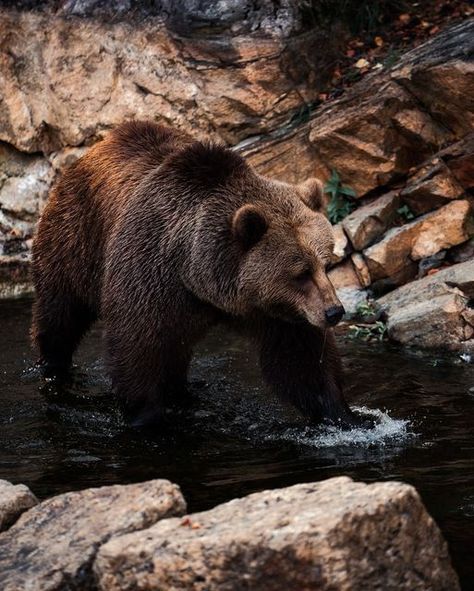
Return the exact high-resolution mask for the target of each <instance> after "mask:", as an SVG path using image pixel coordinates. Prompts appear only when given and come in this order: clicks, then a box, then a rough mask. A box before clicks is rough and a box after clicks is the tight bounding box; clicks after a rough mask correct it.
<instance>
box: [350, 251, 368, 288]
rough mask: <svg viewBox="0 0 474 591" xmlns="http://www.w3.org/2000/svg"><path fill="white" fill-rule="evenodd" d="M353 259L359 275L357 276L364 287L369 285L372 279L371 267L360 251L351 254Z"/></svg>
mask: <svg viewBox="0 0 474 591" xmlns="http://www.w3.org/2000/svg"><path fill="white" fill-rule="evenodd" d="M351 260H352V263H353V265H354V269H355V273H356V275H357V278H358V279H359V282H360V284H361V285H362V287H369V285H370V283H371V279H370V273H369V268H368V267H367V264H366V262H365V260H364V257H363V256H362V255H361V254H360V253H358V252H355V253H354V254H352V255H351Z"/></svg>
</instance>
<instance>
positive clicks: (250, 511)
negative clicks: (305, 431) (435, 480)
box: [94, 477, 459, 591]
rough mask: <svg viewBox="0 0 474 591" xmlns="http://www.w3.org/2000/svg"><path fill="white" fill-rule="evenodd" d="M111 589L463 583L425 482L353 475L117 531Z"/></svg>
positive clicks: (100, 558) (226, 590) (100, 577)
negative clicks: (422, 494)
mask: <svg viewBox="0 0 474 591" xmlns="http://www.w3.org/2000/svg"><path fill="white" fill-rule="evenodd" d="M94 572H95V574H96V577H97V582H98V587H99V589H101V590H102V591H119V590H120V591H125V590H129V591H132V590H133V591H138V590H141V591H146V590H149V591H151V590H156V589H169V590H174V591H178V590H188V589H193V590H194V591H204V590H206V591H240V590H242V589H255V590H257V589H258V591H270V590H271V591H276V590H281V589H295V590H296V589H298V590H300V589H301V590H303V589H306V590H310V589H314V590H318V591H324V590H328V591H329V590H332V591H336V590H340V591H343V590H351V591H370V590H375V589H383V590H384V591H391V590H393V591H403V590H406V591H414V590H415V589H416V590H418V591H423V590H426V591H428V590H430V591H456V590H457V589H459V584H458V580H457V577H456V574H455V573H454V571H453V569H452V566H451V563H450V559H449V555H448V551H447V547H446V543H445V542H444V540H443V538H442V536H441V534H440V532H439V529H438V527H437V526H436V524H435V523H434V521H433V520H432V518H431V517H430V516H429V515H428V513H427V512H426V510H425V508H424V507H423V504H422V502H421V500H420V498H419V496H418V494H417V492H416V491H415V489H414V488H413V487H411V486H408V485H406V484H401V483H396V482H386V483H375V484H370V485H366V484H363V483H356V482H353V481H351V480H350V479H349V478H347V477H341V478H332V479H330V480H326V481H324V482H321V483H313V484H298V485H296V486H291V487H288V488H284V489H280V490H273V491H264V492H261V493H256V494H252V495H249V496H247V497H244V498H242V499H235V500H233V501H230V502H229V503H225V504H223V505H219V506H218V507H216V508H214V509H212V510H210V511H205V512H203V513H195V514H192V515H188V516H187V517H185V518H184V519H183V518H181V519H167V520H165V521H162V522H160V523H157V524H156V525H154V526H152V527H151V528H149V529H147V530H145V531H142V532H137V533H134V534H129V535H125V536H121V537H117V538H114V539H113V540H111V541H110V542H108V543H106V544H104V545H103V546H102V547H101V548H100V550H99V553H98V555H97V558H96V561H95V565H94Z"/></svg>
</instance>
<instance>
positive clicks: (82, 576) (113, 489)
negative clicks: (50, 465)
mask: <svg viewBox="0 0 474 591" xmlns="http://www.w3.org/2000/svg"><path fill="white" fill-rule="evenodd" d="M185 510H186V504H185V501H184V499H183V497H182V495H181V492H180V490H179V488H178V487H177V486H176V485H175V484H171V483H170V482H168V481H167V480H152V481H149V482H144V483H142V484H130V485H126V486H123V485H116V486H104V487H101V488H91V489H87V490H83V491H80V492H70V493H66V494H62V495H59V496H57V497H53V498H52V499H49V500H47V501H44V502H42V503H40V504H39V505H36V506H35V507H33V508H32V509H30V510H29V511H27V512H26V513H24V514H23V515H22V516H21V517H20V519H19V520H18V521H17V522H16V523H15V525H13V526H12V527H11V528H10V529H9V530H7V531H6V532H4V533H2V534H0V588H1V589H2V591H17V590H19V589H32V590H33V589H34V590H35V591H52V590H59V589H61V590H65V589H77V590H79V589H80V590H81V591H85V590H86V589H92V588H94V583H93V579H92V571H91V569H92V562H93V560H94V557H95V555H96V552H97V549H98V548H99V546H100V545H101V544H103V543H104V542H106V541H108V540H110V538H111V537H113V536H114V535H121V534H125V533H127V532H132V531H136V530H140V529H144V528H146V527H149V526H151V525H153V524H154V523H156V522H157V521H159V520H160V519H163V518H166V517H172V516H175V515H182V514H183V513H184V512H185Z"/></svg>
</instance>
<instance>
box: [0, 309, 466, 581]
mask: <svg viewBox="0 0 474 591" xmlns="http://www.w3.org/2000/svg"><path fill="white" fill-rule="evenodd" d="M30 305H31V302H30V301H29V300H27V299H26V300H25V299H23V300H10V301H0V425H1V427H0V478H6V479H7V480H11V481H12V482H15V483H17V482H23V483H25V484H27V485H28V486H30V487H31V489H32V490H33V491H34V492H35V493H36V494H37V495H38V496H39V497H40V498H45V497H49V496H51V495H54V494H57V493H61V492H65V491H69V490H75V489H81V488H85V487H89V486H99V485H105V484H115V483H129V482H137V481H142V480H147V479H151V478H169V479H170V480H172V481H174V482H176V483H178V484H179V485H180V486H181V488H182V490H183V493H184V495H185V497H186V499H187V501H188V505H189V509H190V511H198V510H202V509H207V508H210V507H212V506H214V505H216V504H218V503H221V502H223V501H226V500H229V499H230V498H233V497H236V496H242V495H246V494H248V493H251V492H254V491H257V490H262V489H265V488H275V487H281V486H287V485H291V484H295V483H297V482H305V481H316V480H321V479H324V478H328V477H331V476H337V475H343V474H344V475H348V476H351V477H352V478H354V479H358V480H364V481H367V482H370V481H375V480H391V479H400V480H403V481H405V482H408V483H410V484H413V485H414V486H415V487H416V488H417V490H418V491H419V493H420V494H421V496H422V498H423V500H424V502H425V505H426V506H427V508H428V510H429V511H430V513H431V514H432V515H433V517H434V518H435V519H436V521H437V523H438V524H439V525H440V527H441V529H442V531H443V533H444V535H445V537H446V539H447V540H448V542H449V546H450V551H451V555H452V557H453V561H454V564H455V567H456V569H457V570H458V572H459V573H460V575H461V579H462V583H463V589H465V590H470V589H474V564H473V563H472V560H471V557H472V550H473V548H474V437H473V436H474V387H473V386H474V365H472V364H469V363H467V362H466V361H464V360H461V359H459V358H458V357H457V356H449V355H445V356H441V357H437V356H435V355H433V354H427V353H419V352H418V353H417V352H413V351H407V350H405V351H403V350H400V349H397V348H395V347H393V346H390V345H381V344H376V345H370V344H369V345H367V344H364V343H360V342H354V341H350V340H345V339H343V338H341V339H340V346H341V351H342V354H343V357H344V365H345V367H346V370H347V383H348V388H347V398H348V400H349V401H350V403H351V405H352V406H355V407H360V408H362V409H363V410H364V412H366V413H367V412H370V413H372V414H374V415H375V417H376V418H377V421H378V426H377V427H376V428H375V429H373V430H370V431H369V430H364V429H354V430H353V431H346V432H342V431H340V430H339V429H336V428H332V429H331V428H316V427H309V426H307V425H305V423H304V421H302V420H301V419H300V418H299V417H298V416H297V415H296V414H295V413H294V412H292V410H291V409H288V408H285V407H283V406H281V405H279V404H277V403H276V402H275V401H274V400H272V399H271V397H269V396H268V395H267V394H266V393H265V392H264V391H263V389H262V386H261V382H260V376H259V371H258V367H257V366H256V363H255V353H254V351H253V350H252V347H251V345H250V344H249V343H248V342H247V341H245V340H243V339H241V338H240V337H237V336H235V335H231V334H225V333H223V332H222V331H216V332H215V333H213V334H212V335H210V336H209V337H208V338H207V339H206V340H205V341H204V342H203V343H202V344H201V346H200V347H199V349H198V351H197V352H196V357H195V361H194V363H193V366H192V371H191V382H192V392H193V401H192V403H191V404H190V405H189V406H188V407H187V408H184V409H183V410H180V411H177V410H175V411H173V412H172V413H170V414H169V416H168V420H167V424H166V425H165V426H164V427H163V428H162V430H161V431H160V432H158V433H153V434H150V433H148V434H138V433H136V432H134V431H132V430H130V429H128V428H127V427H126V426H125V425H124V424H123V422H122V420H121V416H120V413H119V411H118V409H117V406H116V401H115V400H114V398H113V396H111V395H110V393H109V389H110V384H109V382H108V379H107V376H106V372H105V371H104V367H103V363H102V361H101V356H102V346H101V331H100V327H99V326H97V327H96V328H95V329H94V330H93V332H92V333H91V334H90V335H89V336H88V338H87V339H86V341H85V342H84V344H83V346H82V347H81V350H80V351H79V354H78V356H77V360H76V361H77V368H76V369H75V371H74V376H73V383H72V384H71V385H70V386H69V387H68V388H66V390H65V391H62V392H58V389H57V388H56V387H55V385H54V384H53V383H49V384H48V383H46V384H45V383H44V381H43V380H42V379H41V378H40V377H39V376H38V375H37V373H36V372H35V370H32V369H31V367H32V361H33V357H32V352H31V350H30V346H29V341H28V329H29V322H30Z"/></svg>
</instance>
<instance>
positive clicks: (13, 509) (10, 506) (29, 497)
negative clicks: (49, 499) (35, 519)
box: [0, 480, 38, 531]
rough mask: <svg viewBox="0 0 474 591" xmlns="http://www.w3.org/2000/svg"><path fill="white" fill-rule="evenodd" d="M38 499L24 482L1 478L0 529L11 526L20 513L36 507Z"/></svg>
mask: <svg viewBox="0 0 474 591" xmlns="http://www.w3.org/2000/svg"><path fill="white" fill-rule="evenodd" d="M37 503H38V499H37V498H36V497H35V495H34V494H33V493H32V492H31V490H30V489H29V488H28V487H27V486H25V485H24V484H16V485H14V484H12V483H11V482H8V480H0V531H4V530H5V529H7V528H8V527H10V526H11V525H12V524H13V523H15V521H16V520H17V519H18V517H20V515H21V514H22V513H23V512H24V511H26V510H27V509H30V508H31V507H34V505H36V504H37Z"/></svg>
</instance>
